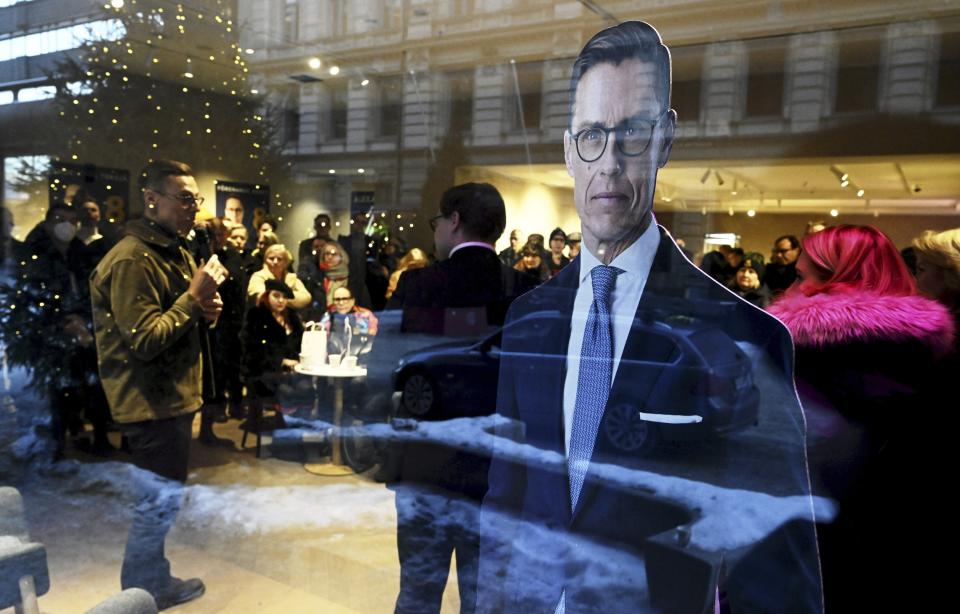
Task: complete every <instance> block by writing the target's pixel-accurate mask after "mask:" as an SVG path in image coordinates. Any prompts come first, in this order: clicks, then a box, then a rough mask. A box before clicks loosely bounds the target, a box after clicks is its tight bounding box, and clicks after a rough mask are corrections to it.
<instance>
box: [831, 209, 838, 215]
mask: <svg viewBox="0 0 960 614" xmlns="http://www.w3.org/2000/svg"><path fill="white" fill-rule="evenodd" d="M838 215H840V212H839V211H837V210H836V209H831V210H830V217H837V216H838Z"/></svg>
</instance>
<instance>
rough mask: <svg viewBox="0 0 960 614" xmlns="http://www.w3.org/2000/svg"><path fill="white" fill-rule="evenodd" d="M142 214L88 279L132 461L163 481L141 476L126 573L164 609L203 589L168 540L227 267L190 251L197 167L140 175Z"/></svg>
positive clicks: (107, 379) (152, 167)
mask: <svg viewBox="0 0 960 614" xmlns="http://www.w3.org/2000/svg"><path fill="white" fill-rule="evenodd" d="M141 181H142V186H141V187H142V193H143V203H144V216H143V218H142V219H138V220H134V221H133V222H130V223H129V224H128V225H127V235H126V236H125V237H124V238H123V239H122V240H121V241H120V242H119V243H117V245H116V246H115V247H114V248H113V249H111V250H110V251H109V252H108V253H107V255H106V256H104V258H103V260H101V261H100V263H99V265H98V266H97V268H96V270H95V271H94V273H93V275H92V276H91V278H90V295H91V302H92V304H93V316H94V328H95V332H96V340H97V350H98V355H99V369H100V377H101V379H102V380H103V388H104V391H105V392H106V395H107V400H108V401H109V403H110V410H111V413H112V415H113V419H114V421H115V422H116V423H117V424H118V425H119V426H120V427H121V429H122V430H123V432H124V434H125V435H126V437H127V441H128V442H129V444H130V450H131V454H132V459H133V462H134V463H135V464H136V465H138V466H139V467H141V468H143V469H146V470H148V471H151V472H153V473H154V474H156V475H157V476H160V477H161V478H164V479H151V478H143V479H141V480H140V492H139V493H138V497H139V501H138V504H137V508H136V513H135V514H134V520H133V524H132V526H131V528H130V535H129V537H128V538H127V545H126V550H125V552H124V557H123V567H122V570H121V573H120V583H121V585H122V587H123V588H124V589H127V588H132V587H139V588H143V589H145V590H147V591H149V592H150V593H151V594H152V595H153V596H154V599H155V600H156V602H157V606H158V607H159V608H160V609H161V610H162V609H164V608H168V607H171V606H173V605H176V604H178V603H183V602H185V601H189V600H191V599H194V598H196V597H199V596H200V595H202V594H203V591H204V586H203V582H201V581H200V580H199V579H198V578H194V579H191V580H180V579H178V578H175V577H173V576H172V575H171V574H170V563H169V561H167V559H166V557H165V555H164V541H165V539H166V535H167V532H168V531H169V530H170V527H171V526H172V524H173V520H174V518H175V517H176V513H177V511H178V509H179V504H180V503H179V502H180V487H181V485H182V484H183V482H185V481H186V478H187V465H188V462H189V450H190V438H191V430H192V424H193V417H194V413H195V412H196V411H197V410H198V409H199V408H200V406H201V404H202V400H201V397H200V395H201V390H202V387H201V354H200V332H199V324H200V322H201V321H203V320H206V321H208V322H215V321H216V319H217V317H218V316H219V314H220V311H221V309H222V306H223V303H222V302H221V300H220V295H219V294H218V293H217V287H218V286H219V285H220V284H221V283H223V281H224V280H225V279H226V275H227V274H226V270H225V269H224V267H223V266H222V265H221V264H220V262H219V260H218V259H217V257H216V256H214V257H213V258H211V259H210V261H209V262H207V263H205V264H204V265H203V266H202V268H199V269H198V268H197V267H196V266H195V265H194V263H193V260H192V258H191V256H190V254H189V252H187V251H186V249H185V248H184V244H183V240H182V237H184V236H185V235H186V234H187V233H189V232H190V229H191V228H192V227H193V222H194V216H195V215H196V213H197V211H198V209H199V207H200V205H201V204H202V203H203V198H202V197H201V196H200V195H199V190H198V188H197V182H196V180H195V179H194V178H193V171H192V170H190V167H189V166H187V165H186V164H183V163H181V162H173V161H163V160H159V161H154V162H152V163H150V164H149V165H148V166H147V167H146V168H145V169H144V171H143V173H142V174H141Z"/></svg>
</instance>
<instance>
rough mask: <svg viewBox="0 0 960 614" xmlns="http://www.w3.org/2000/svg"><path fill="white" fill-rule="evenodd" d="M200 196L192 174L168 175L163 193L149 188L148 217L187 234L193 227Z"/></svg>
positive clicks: (182, 234)
mask: <svg viewBox="0 0 960 614" xmlns="http://www.w3.org/2000/svg"><path fill="white" fill-rule="evenodd" d="M198 198H200V188H198V187H197V180H196V179H194V178H193V177H192V176H191V175H176V176H173V177H167V178H166V180H165V181H164V186H163V193H160V192H154V191H153V190H147V211H148V217H149V218H150V219H152V220H153V221H155V222H156V223H158V224H160V225H161V226H163V227H164V228H166V229H167V230H169V231H171V232H175V233H177V234H179V235H180V236H186V235H187V234H188V233H189V232H190V230H191V229H192V228H193V220H194V218H195V217H196V215H197V210H198V209H199V207H198V206H197V203H196V199H198Z"/></svg>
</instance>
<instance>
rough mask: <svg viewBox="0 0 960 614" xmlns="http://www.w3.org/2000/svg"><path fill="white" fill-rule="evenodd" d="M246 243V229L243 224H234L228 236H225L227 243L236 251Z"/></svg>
mask: <svg viewBox="0 0 960 614" xmlns="http://www.w3.org/2000/svg"><path fill="white" fill-rule="evenodd" d="M246 244H247V229H246V228H245V227H243V226H234V227H233V228H231V229H230V236H228V237H227V245H229V246H230V247H231V248H232V249H234V250H236V251H238V252H239V251H240V250H242V249H243V246H244V245H246Z"/></svg>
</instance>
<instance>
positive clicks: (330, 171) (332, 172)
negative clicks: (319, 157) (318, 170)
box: [327, 168, 337, 175]
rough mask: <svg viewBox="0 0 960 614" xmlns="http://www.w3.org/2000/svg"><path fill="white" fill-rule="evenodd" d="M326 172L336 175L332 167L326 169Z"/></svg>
mask: <svg viewBox="0 0 960 614" xmlns="http://www.w3.org/2000/svg"><path fill="white" fill-rule="evenodd" d="M327 172H328V173H330V174H331V175H336V174H337V171H336V169H332V168H331V169H330V170H328V171H327Z"/></svg>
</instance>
